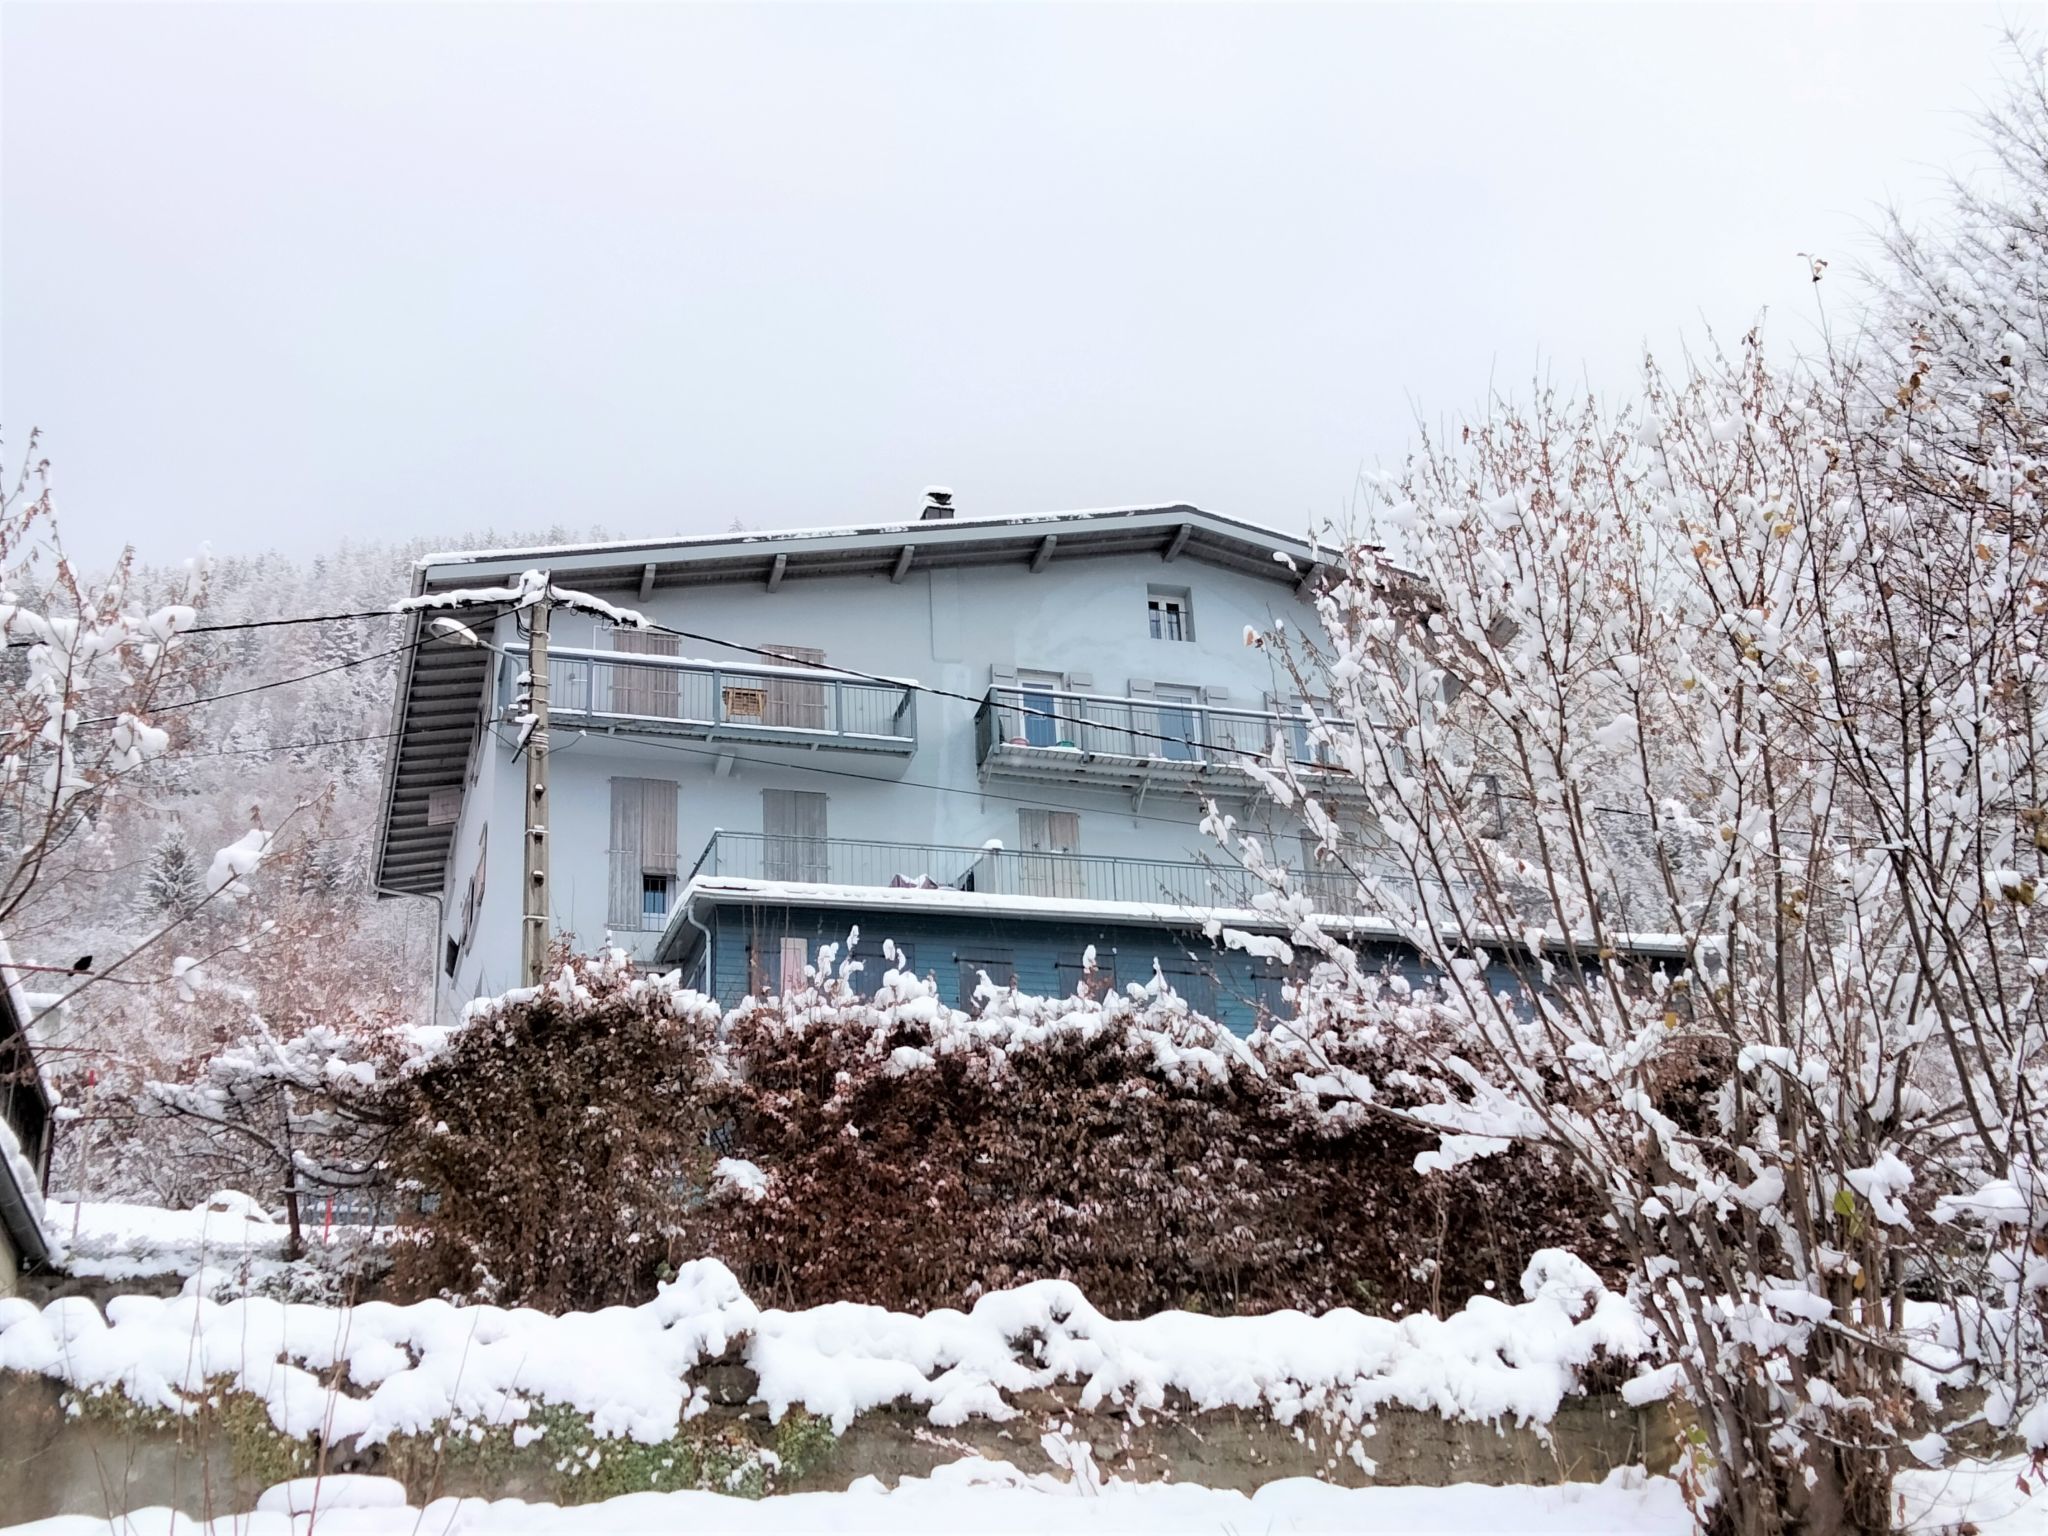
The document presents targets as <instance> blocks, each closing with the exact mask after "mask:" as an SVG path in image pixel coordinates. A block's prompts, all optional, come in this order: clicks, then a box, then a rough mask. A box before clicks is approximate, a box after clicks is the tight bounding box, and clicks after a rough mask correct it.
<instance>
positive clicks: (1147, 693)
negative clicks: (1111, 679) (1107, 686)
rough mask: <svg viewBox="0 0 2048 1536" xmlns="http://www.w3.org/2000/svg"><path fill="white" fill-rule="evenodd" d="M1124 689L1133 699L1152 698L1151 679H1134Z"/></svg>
mask: <svg viewBox="0 0 2048 1536" xmlns="http://www.w3.org/2000/svg"><path fill="white" fill-rule="evenodd" d="M1124 687H1125V689H1126V690H1127V691H1128V692H1129V693H1130V696H1131V697H1132V698H1134V699H1149V698H1151V697H1152V679H1151V678H1149V677H1134V678H1132V679H1131V680H1130V681H1129V682H1128V683H1126V684H1125V685H1124Z"/></svg>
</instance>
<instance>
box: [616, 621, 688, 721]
mask: <svg viewBox="0 0 2048 1536" xmlns="http://www.w3.org/2000/svg"><path fill="white" fill-rule="evenodd" d="M612 649H613V650H614V651H617V652H619V653H620V654H621V655H625V656H680V655H681V654H682V642H681V641H680V640H679V639H678V638H677V637H676V636H674V635H658V634H655V633H654V632H653V631H652V630H646V629H614V630H613V631H612ZM680 681H681V679H680V677H679V676H678V674H677V673H675V672H673V671H671V670H669V669H668V668H666V667H659V668H657V667H636V666H632V665H630V664H620V665H617V666H614V667H613V668H612V711H613V713H615V714H621V715H654V716H657V717H659V718H661V719H665V720H673V719H674V718H675V717H676V716H677V715H678V714H679V713H681V710H680V708H679V707H678V706H679V703H680V691H679V686H678V685H679V683H680Z"/></svg>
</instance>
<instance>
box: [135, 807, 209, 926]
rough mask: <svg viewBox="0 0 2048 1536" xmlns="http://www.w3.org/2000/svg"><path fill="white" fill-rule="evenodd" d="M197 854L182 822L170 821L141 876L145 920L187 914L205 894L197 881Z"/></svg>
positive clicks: (198, 875)
mask: <svg viewBox="0 0 2048 1536" xmlns="http://www.w3.org/2000/svg"><path fill="white" fill-rule="evenodd" d="M200 875H201V870H200V868H199V855H198V854H197V853H195V852H194V851H193V848H192V840H191V838H190V837H188V836H187V835H186V832H185V824H184V823H183V822H182V821H175V820H174V821H171V822H169V823H167V824H166V825H165V827H164V830H163V834H162V836H160V837H159V838H158V839H157V841H156V846H155V847H154V848H152V849H151V850H150V853H149V868H148V870H147V872H146V873H145V874H144V876H143V880H142V889H141V892H140V898H139V899H140V901H141V905H142V909H143V915H144V917H145V920H150V919H153V920H155V921H156V922H158V923H161V922H163V921H164V920H165V919H167V918H171V917H175V916H176V915H177V914H179V913H181V912H187V911H190V910H191V909H192V908H193V907H195V906H196V905H198V902H199V898H200V897H201V896H203V895H204V894H205V889H204V887H203V886H202V884H201V880H200Z"/></svg>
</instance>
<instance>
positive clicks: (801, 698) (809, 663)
mask: <svg viewBox="0 0 2048 1536" xmlns="http://www.w3.org/2000/svg"><path fill="white" fill-rule="evenodd" d="M761 649H762V650H764V651H766V652H767V653H768V654H769V655H770V656H773V657H775V658H777V659H778V660H780V661H785V662H787V663H789V664H790V665H791V666H793V667H822V666H823V665H824V664H825V653H824V652H823V651H821V650H819V649H817V648H816V647H815V646H809V645H764V646H762V647H761ZM767 694H768V718H767V721H766V723H767V724H769V725H786V726H791V727H794V728H795V729H797V730H804V731H822V730H824V729H825V728H826V726H827V724H828V723H829V722H828V721H827V720H826V719H825V685H824V684H823V683H806V682H803V681H801V680H799V679H797V678H793V677H771V678H769V679H768V688H767Z"/></svg>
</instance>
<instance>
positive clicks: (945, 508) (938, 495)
mask: <svg viewBox="0 0 2048 1536" xmlns="http://www.w3.org/2000/svg"><path fill="white" fill-rule="evenodd" d="M952 520H953V493H952V492H951V491H949V490H947V489H946V487H945V486H943V485H928V486H926V487H925V488H924V511H923V513H921V514H920V515H919V517H918V521H919V522H921V523H949V522H951V521H952Z"/></svg>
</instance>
